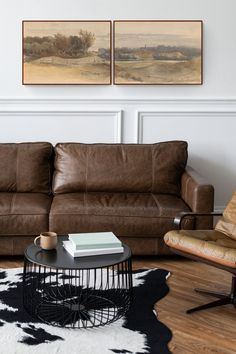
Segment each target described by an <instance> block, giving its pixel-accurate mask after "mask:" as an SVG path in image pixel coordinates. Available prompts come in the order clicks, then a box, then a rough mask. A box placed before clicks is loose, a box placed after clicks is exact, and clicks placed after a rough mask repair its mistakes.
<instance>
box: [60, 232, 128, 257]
mask: <svg viewBox="0 0 236 354" xmlns="http://www.w3.org/2000/svg"><path fill="white" fill-rule="evenodd" d="M63 246H64V248H65V249H66V251H67V252H69V253H70V254H71V255H72V256H73V257H83V256H95V255H103V254H112V253H122V252H124V248H123V246H122V243H121V241H120V240H119V239H118V238H117V237H116V236H115V235H114V234H113V233H112V232H96V233H95V232H94V233H79V234H69V235H68V241H63Z"/></svg>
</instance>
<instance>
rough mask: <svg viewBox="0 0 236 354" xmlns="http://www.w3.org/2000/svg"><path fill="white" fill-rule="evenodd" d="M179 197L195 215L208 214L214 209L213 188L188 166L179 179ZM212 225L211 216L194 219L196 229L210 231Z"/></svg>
mask: <svg viewBox="0 0 236 354" xmlns="http://www.w3.org/2000/svg"><path fill="white" fill-rule="evenodd" d="M181 197H182V199H183V200H184V202H185V203H186V204H187V205H188V206H189V208H190V209H191V211H193V212H195V213H210V212H212V211H213V209H214V187H213V186H212V185H211V184H209V182H208V181H207V180H206V179H205V178H204V177H202V176H201V175H200V174H199V173H198V172H197V171H195V170H194V169H193V168H192V167H190V166H187V167H186V170H185V172H184V173H183V175H182V178H181ZM212 225H213V217H212V216H209V215H208V216H204V215H201V216H200V215H199V216H197V217H195V228H196V229H211V228H212Z"/></svg>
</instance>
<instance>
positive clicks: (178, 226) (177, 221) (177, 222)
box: [174, 211, 223, 230]
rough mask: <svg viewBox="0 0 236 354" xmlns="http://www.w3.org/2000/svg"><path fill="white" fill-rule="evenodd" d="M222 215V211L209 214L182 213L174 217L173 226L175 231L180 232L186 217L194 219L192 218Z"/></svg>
mask: <svg viewBox="0 0 236 354" xmlns="http://www.w3.org/2000/svg"><path fill="white" fill-rule="evenodd" d="M222 215H223V211H213V212H210V213H194V212H191V213H188V212H182V213H179V215H177V216H176V217H175V219H174V226H175V229H178V230H180V229H181V224H182V221H183V220H184V219H185V218H186V217H194V218H196V217H197V216H210V217H213V216H222Z"/></svg>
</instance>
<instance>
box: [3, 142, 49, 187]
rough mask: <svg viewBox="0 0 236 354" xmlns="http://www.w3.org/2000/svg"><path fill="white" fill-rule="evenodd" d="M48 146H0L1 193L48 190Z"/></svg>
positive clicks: (34, 144) (46, 144) (23, 144)
mask: <svg viewBox="0 0 236 354" xmlns="http://www.w3.org/2000/svg"><path fill="white" fill-rule="evenodd" d="M52 153H53V148H52V145H51V144H50V143H43V142H42V143H41V142H39V143H21V144H0V171H1V173H0V192H23V193H25V192H35V193H50V191H51V176H50V174H51V164H52V163H51V157H52Z"/></svg>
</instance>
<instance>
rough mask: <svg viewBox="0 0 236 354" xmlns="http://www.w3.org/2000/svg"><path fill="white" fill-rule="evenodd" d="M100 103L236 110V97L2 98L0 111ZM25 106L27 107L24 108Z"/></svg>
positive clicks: (208, 110) (182, 109)
mask: <svg viewBox="0 0 236 354" xmlns="http://www.w3.org/2000/svg"><path fill="white" fill-rule="evenodd" d="M81 105H82V106H88V105H90V106H100V105H138V106H142V105H144V106H146V105H149V106H157V107H158V110H159V109H160V110H165V111H172V110H173V111H176V110H177V111H179V110H181V111H192V112H195V111H199V110H200V111H205V112H219V110H220V111H222V112H223V111H224V112H236V98H206V99H200V98H189V99H185V98H163V99H157V98H119V97H118V98H98V97H94V98H63V99H62V98H58V97H56V98H37V99H35V98H10V97H9V98H3V97H2V98H1V97H0V112H6V111H15V110H16V111H17V110H23V109H24V110H30V109H33V110H34V109H37V108H39V109H40V107H42V106H43V107H44V108H45V107H50V108H52V109H53V107H57V110H61V109H63V107H65V109H66V110H67V109H69V110H70V109H73V107H79V106H81ZM24 107H25V108H24Z"/></svg>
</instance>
